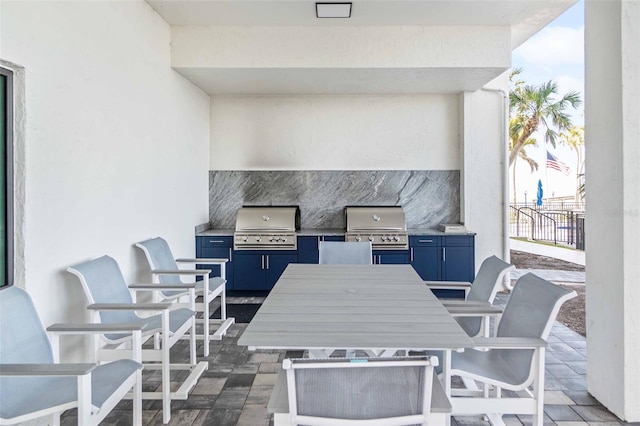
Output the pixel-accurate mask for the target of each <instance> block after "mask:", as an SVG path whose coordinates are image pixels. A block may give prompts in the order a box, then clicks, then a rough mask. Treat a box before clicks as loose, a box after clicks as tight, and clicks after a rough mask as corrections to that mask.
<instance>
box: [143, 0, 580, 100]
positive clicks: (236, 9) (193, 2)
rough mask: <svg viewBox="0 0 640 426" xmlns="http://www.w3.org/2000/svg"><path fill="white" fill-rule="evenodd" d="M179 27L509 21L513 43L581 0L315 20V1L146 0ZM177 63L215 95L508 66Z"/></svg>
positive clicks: (344, 88)
mask: <svg viewBox="0 0 640 426" xmlns="http://www.w3.org/2000/svg"><path fill="white" fill-rule="evenodd" d="M146 1H147V3H148V4H149V5H151V7H152V8H153V9H154V10H156V12H158V14H160V16H162V18H163V19H164V20H165V21H166V22H167V23H169V24H170V25H171V26H174V27H178V26H180V27H183V26H186V27H203V26H204V27H207V26H208V27H332V26H340V27H365V26H367V27H401V26H403V27H410V26H426V27H509V29H510V30H509V32H510V38H511V49H514V48H516V47H517V46H519V45H520V44H521V43H523V42H524V41H525V40H527V39H528V38H529V37H531V36H532V35H533V34H535V33H536V32H538V31H539V30H540V29H542V28H543V27H544V26H546V25H547V24H548V23H549V22H551V21H552V20H553V19H555V18H556V17H558V16H559V15H560V14H561V13H562V12H564V11H565V10H566V9H568V8H569V7H570V6H572V5H573V4H574V3H575V2H576V0H413V1H404V0H385V1H380V0H355V1H353V9H352V16H351V18H349V19H317V18H316V17H315V1H313V0H280V1H273V0H246V1H245V0H231V1H229V0H204V1H203V0H146ZM174 68H175V69H176V70H177V71H178V72H180V73H181V74H183V75H184V76H185V77H186V78H188V79H189V80H191V81H192V82H193V83H194V84H196V85H197V86H198V87H200V88H201V89H203V90H204V91H206V92H207V93H209V94H212V95H218V94H389V93H395V94H405V93H458V92H462V91H473V90H478V89H479V88H481V87H482V86H484V85H485V84H487V83H488V82H489V81H491V80H492V79H494V78H495V77H497V76H499V75H500V74H501V73H502V72H504V71H505V70H506V69H507V68H508V66H499V67H496V66H487V67H476V66H468V67H464V66H461V67H455V68H450V67H447V66H444V67H443V66H440V67H432V66H427V67H362V68H360V67H355V68H354V67H348V66H345V67H298V68H296V67H291V68H287V67H284V68H283V67H277V66H273V67H233V66H231V67H229V66H224V67H215V66H201V65H197V64H194V65H191V66H183V65H177V66H176V65H175V64H174Z"/></svg>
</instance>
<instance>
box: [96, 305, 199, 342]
mask: <svg viewBox="0 0 640 426" xmlns="http://www.w3.org/2000/svg"><path fill="white" fill-rule="evenodd" d="M192 316H193V311H192V310H191V309H186V308H180V309H174V310H171V311H169V331H170V332H171V333H175V332H176V331H178V329H179V328H180V327H182V326H183V325H184V323H185V322H187V321H189V318H191V317H192ZM132 322H137V323H140V324H142V325H143V326H142V335H143V336H148V335H150V334H154V333H158V332H160V331H161V330H162V316H161V315H152V316H150V317H144V318H137V320H134V321H132ZM104 337H105V338H106V339H108V340H111V341H113V342H117V341H120V340H121V339H128V337H129V336H128V335H125V334H113V333H111V334H105V336H104Z"/></svg>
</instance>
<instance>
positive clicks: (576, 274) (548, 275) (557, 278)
mask: <svg viewBox="0 0 640 426" xmlns="http://www.w3.org/2000/svg"><path fill="white" fill-rule="evenodd" d="M528 272H532V273H534V274H535V275H537V276H539V277H540V278H543V279H545V280H547V281H553V282H560V283H584V282H585V274H584V272H580V271H555V270H551V269H516V270H515V271H513V272H511V279H512V280H517V279H518V278H520V277H521V276H523V275H524V274H526V273H528Z"/></svg>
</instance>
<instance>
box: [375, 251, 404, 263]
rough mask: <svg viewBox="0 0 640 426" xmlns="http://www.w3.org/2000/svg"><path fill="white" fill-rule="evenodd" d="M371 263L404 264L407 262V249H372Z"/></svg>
mask: <svg viewBox="0 0 640 426" xmlns="http://www.w3.org/2000/svg"><path fill="white" fill-rule="evenodd" d="M373 263H375V264H380V265H406V264H407V263H409V251H407V250H396V251H394V250H387V251H384V250H374V252H373Z"/></svg>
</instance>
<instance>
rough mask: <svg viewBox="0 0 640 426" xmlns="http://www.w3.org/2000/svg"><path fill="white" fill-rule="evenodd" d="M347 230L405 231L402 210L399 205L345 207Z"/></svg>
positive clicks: (405, 225) (405, 224)
mask: <svg viewBox="0 0 640 426" xmlns="http://www.w3.org/2000/svg"><path fill="white" fill-rule="evenodd" d="M345 214H346V217H347V232H362V233H367V232H389V233H403V232H406V231H407V223H406V222H405V217H404V211H403V210H402V207H400V206H383V207H376V206H366V207H346V208H345Z"/></svg>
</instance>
